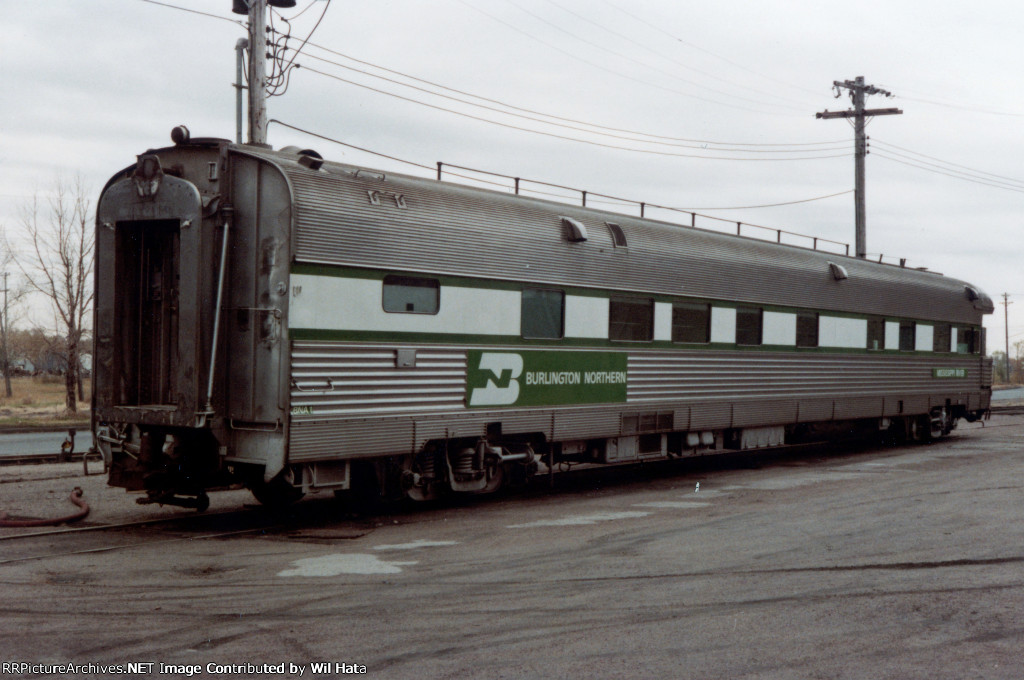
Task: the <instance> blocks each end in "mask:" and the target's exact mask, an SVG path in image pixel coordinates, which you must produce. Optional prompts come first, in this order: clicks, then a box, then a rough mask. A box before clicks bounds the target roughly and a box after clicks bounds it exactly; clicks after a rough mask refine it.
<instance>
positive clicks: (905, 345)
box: [900, 321, 916, 352]
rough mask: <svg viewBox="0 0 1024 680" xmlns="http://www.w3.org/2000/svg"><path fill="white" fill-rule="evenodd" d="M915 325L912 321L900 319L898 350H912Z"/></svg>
mask: <svg viewBox="0 0 1024 680" xmlns="http://www.w3.org/2000/svg"><path fill="white" fill-rule="evenodd" d="M915 325H916V324H914V322H913V321H900V351H901V352H913V351H914V345H915V335H916V334H915V332H914V331H915Z"/></svg>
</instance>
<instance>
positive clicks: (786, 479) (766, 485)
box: [723, 470, 875, 491]
mask: <svg viewBox="0 0 1024 680" xmlns="http://www.w3.org/2000/svg"><path fill="white" fill-rule="evenodd" d="M874 476H875V473H873V472H836V471H835V470H823V471H821V472H801V473H797V474H793V475H784V476H779V477H766V478H763V479H758V480H755V481H751V482H747V483H746V484H734V485H732V486H727V487H724V488H723V491H728V490H731V489H757V490H759V491H784V490H786V489H795V488H798V487H801V486H810V485H811V484H819V483H821V482H838V481H847V480H851V479H863V478H865V477H874Z"/></svg>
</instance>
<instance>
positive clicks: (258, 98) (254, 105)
mask: <svg viewBox="0 0 1024 680" xmlns="http://www.w3.org/2000/svg"><path fill="white" fill-rule="evenodd" d="M267 4H268V0H232V4H231V11H232V12H234V13H235V14H247V15H249V68H248V73H247V75H248V76H249V135H248V141H247V143H248V144H257V145H263V146H266V144H267V88H266V80H267ZM269 4H270V5H272V6H274V7H294V6H295V0H270V2H269ZM242 48H243V46H242V44H241V41H239V43H238V44H236V45H235V49H236V50H240V49H242ZM240 85H241V83H238V84H237V85H236V87H239V86H240ZM239 91H241V90H239Z"/></svg>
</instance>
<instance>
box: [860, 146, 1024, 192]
mask: <svg viewBox="0 0 1024 680" xmlns="http://www.w3.org/2000/svg"><path fill="white" fill-rule="evenodd" d="M872 155H873V156H878V157H879V158H884V159H885V160H887V161H890V162H892V163H899V164H900V165H906V166H909V167H912V168H917V169H919V170H924V171H925V172H932V173H935V174H936V175H944V176H946V177H951V178H953V179H959V180H963V181H965V182H971V183H973V184H982V185H985V186H989V187H992V188H994V189H1003V190H1005V191H1015V192H1017V193H1024V189H1021V188H1016V187H1012V186H1007V185H1005V184H996V183H995V182H987V181H985V180H982V179H973V178H971V177H968V176H965V175H962V174H961V175H956V174H953V173H952V172H943V171H942V170H935V169H933V168H929V167H927V166H926V165H922V164H920V163H911V162H909V161H901V160H899V159H896V158H892V157H891V156H887V155H886V154H885V153H882V152H879V151H876V152H875V153H873V154H872ZM922 163H923V161H922ZM929 165H934V164H933V163H929Z"/></svg>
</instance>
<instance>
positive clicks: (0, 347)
mask: <svg viewBox="0 0 1024 680" xmlns="http://www.w3.org/2000/svg"><path fill="white" fill-rule="evenodd" d="M8 276H10V274H9V273H8V272H4V317H3V320H2V323H3V329H2V330H3V335H2V336H0V352H2V353H3V357H2V361H3V369H4V388H5V393H6V394H7V396H8V397H10V396H11V395H12V394H14V392H12V391H11V362H10V361H8V359H7V277H8Z"/></svg>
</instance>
